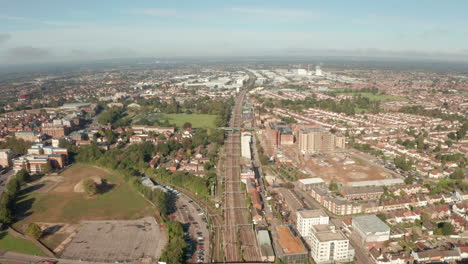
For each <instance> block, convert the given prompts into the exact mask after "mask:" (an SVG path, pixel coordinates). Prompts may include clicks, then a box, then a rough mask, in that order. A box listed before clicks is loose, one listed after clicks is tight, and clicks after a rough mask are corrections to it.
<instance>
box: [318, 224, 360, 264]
mask: <svg viewBox="0 0 468 264" xmlns="http://www.w3.org/2000/svg"><path fill="white" fill-rule="evenodd" d="M354 253H355V251H354V248H352V247H351V245H350V244H349V240H348V238H347V237H346V236H345V235H344V234H343V232H341V231H339V230H338V231H337V230H335V226H333V225H314V226H312V228H311V233H310V254H311V257H312V258H313V259H314V261H315V262H316V263H318V264H322V263H339V262H349V261H352V260H353V259H354Z"/></svg>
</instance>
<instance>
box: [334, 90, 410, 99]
mask: <svg viewBox="0 0 468 264" xmlns="http://www.w3.org/2000/svg"><path fill="white" fill-rule="evenodd" d="M337 94H344V95H355V96H357V95H361V96H362V97H367V98H369V99H370V100H379V101H408V99H407V98H405V97H403V96H397V95H390V94H372V93H340V92H339V93H337Z"/></svg>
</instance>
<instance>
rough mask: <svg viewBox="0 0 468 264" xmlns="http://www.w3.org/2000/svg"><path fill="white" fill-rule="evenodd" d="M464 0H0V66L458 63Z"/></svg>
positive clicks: (466, 46)
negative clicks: (373, 60) (338, 59)
mask: <svg viewBox="0 0 468 264" xmlns="http://www.w3.org/2000/svg"><path fill="white" fill-rule="evenodd" d="M467 10H468V1H465V0H460V1H456V0H447V1H440V0H438V1H432V0H425V1H424V0H411V1H408V0H405V1H399V0H393V1H375V0H373V1H370V0H360V1H350V0H342V1H333V0H330V1H328V0H326V1H325V0H322V1H314V0H304V1H299V0H288V1H286V0H283V1H276V0H265V1H260V0H258V1H256V0H250V1H245V0H187V1H182V0H171V1H169V0H166V1H161V0H151V1H150V0H148V1H146V0H133V1H130V0H127V1H124V0H92V1H88V0H80V1H64V0H40V1H38V0H29V1H26V0H15V1H11V0H0V64H29V63H44V62H70V61H82V60H100V59H109V58H136V57H150V58H152V57H154V58H160V57H184V56H195V57H203V56H377V57H398V58H400V57H403V58H429V59H441V60H461V61H468V15H467V14H466V11H467Z"/></svg>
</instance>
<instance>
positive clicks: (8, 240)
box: [0, 231, 47, 263]
mask: <svg viewBox="0 0 468 264" xmlns="http://www.w3.org/2000/svg"><path fill="white" fill-rule="evenodd" d="M0 250H7V251H13V252H18V253H24V254H30V255H38V256H47V255H45V254H44V253H43V252H42V251H41V250H40V249H39V248H38V247H36V246H35V245H34V244H33V243H32V242H31V241H28V240H24V239H21V238H16V237H14V236H12V235H10V234H8V232H7V231H2V232H0ZM0 263H7V262H0Z"/></svg>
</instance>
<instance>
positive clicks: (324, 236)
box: [313, 225, 348, 242]
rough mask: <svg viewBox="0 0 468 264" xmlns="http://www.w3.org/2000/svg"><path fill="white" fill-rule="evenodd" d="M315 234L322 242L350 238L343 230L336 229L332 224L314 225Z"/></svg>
mask: <svg viewBox="0 0 468 264" xmlns="http://www.w3.org/2000/svg"><path fill="white" fill-rule="evenodd" d="M313 228H314V229H315V232H313V233H314V234H315V236H316V237H317V238H318V240H319V241H320V242H327V241H332V240H348V239H347V238H346V236H345V235H344V234H343V232H341V231H339V230H338V231H337V230H335V227H334V226H330V225H314V226H313Z"/></svg>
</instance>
